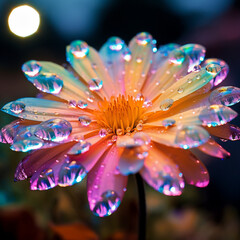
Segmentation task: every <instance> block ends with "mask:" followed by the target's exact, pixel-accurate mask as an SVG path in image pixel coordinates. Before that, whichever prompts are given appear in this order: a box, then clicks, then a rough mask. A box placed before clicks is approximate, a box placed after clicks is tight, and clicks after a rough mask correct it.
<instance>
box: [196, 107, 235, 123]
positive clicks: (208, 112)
mask: <svg viewBox="0 0 240 240" xmlns="http://www.w3.org/2000/svg"><path fill="white" fill-rule="evenodd" d="M236 116H237V113H236V112H235V111H234V110H232V109H231V108H229V107H226V106H223V105H211V106H209V107H206V108H204V109H203V110H202V111H201V112H200V114H199V116H198V118H199V119H200V120H201V121H202V124H203V125H204V126H208V127H211V126H212V127H216V126H220V125H224V124H226V123H227V122H230V121H231V120H232V119H234V118H235V117H236Z"/></svg>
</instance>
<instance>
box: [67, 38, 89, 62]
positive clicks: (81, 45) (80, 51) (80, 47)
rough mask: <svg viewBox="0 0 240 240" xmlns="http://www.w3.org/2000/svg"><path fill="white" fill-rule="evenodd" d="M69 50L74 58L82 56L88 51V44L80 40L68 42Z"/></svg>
mask: <svg viewBox="0 0 240 240" xmlns="http://www.w3.org/2000/svg"><path fill="white" fill-rule="evenodd" d="M70 52H71V53H72V54H73V55H74V56H75V57H76V58H84V57H85V56H87V54H88V53H89V47H88V44H87V43H86V42H83V41H80V40H77V41H73V42H71V44H70Z"/></svg>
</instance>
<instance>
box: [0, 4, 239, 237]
mask: <svg viewBox="0 0 240 240" xmlns="http://www.w3.org/2000/svg"><path fill="white" fill-rule="evenodd" d="M25 3H26V4H30V5H31V6H33V7H35V9H37V10H38V12H39V13H40V16H41V24H40V27H39V29H38V31H37V32H36V33H35V34H33V35H32V36H30V37H27V38H20V37H17V36H15V35H13V34H12V33H11V32H10V31H9V28H8V25H7V18H8V15H9V13H10V11H11V10H12V9H13V8H14V7H16V6H18V5H20V4H25ZM0 18H1V21H0V48H1V54H0V60H1V64H0V81H1V86H0V104H1V106H2V105H4V104H5V103H6V102H9V101H11V100H14V99H17V98H20V97H26V96H28V97H31V96H35V95H36V93H37V91H36V89H35V88H34V87H33V86H32V85H31V84H30V83H29V82H28V81H27V80H26V79H25V78H24V76H23V74H22V72H21V65H22V64H23V63H24V62H25V61H27V60H30V59H36V60H46V61H53V62H56V63H58V64H63V63H64V62H66V60H65V46H66V45H67V44H69V42H70V41H72V40H75V39H82V40H85V41H86V42H88V43H89V44H90V45H92V46H94V47H95V48H96V49H99V48H100V46H101V45H102V44H103V43H104V42H105V41H106V40H107V38H108V37H110V36H119V37H121V38H123V39H124V40H125V41H126V42H128V41H129V40H130V39H131V37H133V36H134V35H135V34H136V33H138V32H141V31H148V32H150V33H151V34H152V35H153V36H154V37H155V38H156V39H157V41H158V45H162V44H165V43H168V42H176V43H180V44H185V43H199V44H202V45H204V46H205V47H206V48H207V57H218V58H222V59H224V60H225V61H226V62H227V63H228V64H229V67H230V72H229V75H228V78H227V79H226V80H225V81H224V83H223V84H222V85H235V86H238V87H240V82H239V76H240V68H239V62H240V60H239V58H240V27H239V26H240V4H239V1H237V0H235V1H234V0H211V1H209V0H194V1H192V0H184V1H182V0H162V1H161V0H138V1H130V0H114V1H113V0H112V1H111V0H68V1H66V0H51V1H48V0H41V1H37V0H32V1H21V0H11V1H8V0H1V1H0ZM234 109H235V110H236V111H238V112H239V107H238V106H236V107H234ZM12 120H13V118H12V117H10V116H7V115H6V114H3V113H0V127H2V126H4V125H5V124H7V123H9V122H10V121H12ZM234 123H235V124H239V119H236V120H234ZM223 145H224V147H225V148H226V149H227V150H228V151H230V152H231V153H232V156H231V158H229V159H225V160H219V159H213V158H211V159H207V158H206V157H205V156H201V158H202V159H204V162H205V164H206V165H207V167H208V170H209V172H210V176H211V182H210V184H209V186H208V187H207V188H205V189H197V188H194V187H191V186H187V187H186V189H185V191H184V193H183V195H182V196H180V197H166V196H163V195H162V194H159V193H158V192H156V191H154V190H152V189H150V188H149V187H148V186H146V196H147V208H148V210H147V213H148V221H147V236H148V239H151V240H155V239H156V240H157V239H166V240H170V239H174V240H238V239H240V205H239V202H240V174H239V172H240V162H239V150H238V148H239V144H238V143H237V142H231V143H229V142H225V143H223ZM23 156H24V154H20V153H15V152H12V151H10V150H9V146H7V145H4V144H1V145H0V239H25V240H27V239H37V240H42V239H69V240H70V239H72V240H73V239H106V240H111V239H119V240H120V239H136V232H137V221H138V220H137V219H138V205H137V204H138V201H137V199H136V196H137V194H136V183H135V179H134V177H130V180H129V184H128V191H127V192H126V194H125V197H124V200H123V203H122V204H121V206H120V208H119V209H118V211H117V212H116V213H114V214H113V215H112V216H110V217H108V218H104V219H100V218H97V217H95V216H94V215H93V214H92V213H91V212H90V210H89V208H88V203H87V196H86V184H85V183H86V182H85V181H83V182H82V183H80V184H77V185H75V186H73V187H69V188H59V187H57V188H55V189H52V190H48V191H45V192H40V191H36V192H35V191H30V190H29V183H28V182H27V181H23V182H17V183H14V181H13V176H14V171H15V168H16V166H17V163H18V162H19V161H20V159H21V158H22V157H23Z"/></svg>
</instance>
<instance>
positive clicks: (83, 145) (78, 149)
mask: <svg viewBox="0 0 240 240" xmlns="http://www.w3.org/2000/svg"><path fill="white" fill-rule="evenodd" d="M90 146H91V143H89V142H86V141H84V140H83V141H80V142H78V143H76V144H75V145H74V146H73V147H72V148H71V149H70V150H69V151H68V154H70V155H78V154H81V153H85V152H87V151H88V150H89V148H90Z"/></svg>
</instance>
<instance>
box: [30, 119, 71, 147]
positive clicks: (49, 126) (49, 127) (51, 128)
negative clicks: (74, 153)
mask: <svg viewBox="0 0 240 240" xmlns="http://www.w3.org/2000/svg"><path fill="white" fill-rule="evenodd" d="M71 132H72V126H71V124H70V123H69V122H68V121H67V120H64V119H61V118H54V119H49V120H47V121H45V122H42V123H40V124H39V125H38V126H37V128H36V131H35V132H34V134H35V135H36V136H37V137H39V138H41V139H44V140H48V141H53V142H61V141H64V140H66V139H68V137H69V135H70V134H71Z"/></svg>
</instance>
